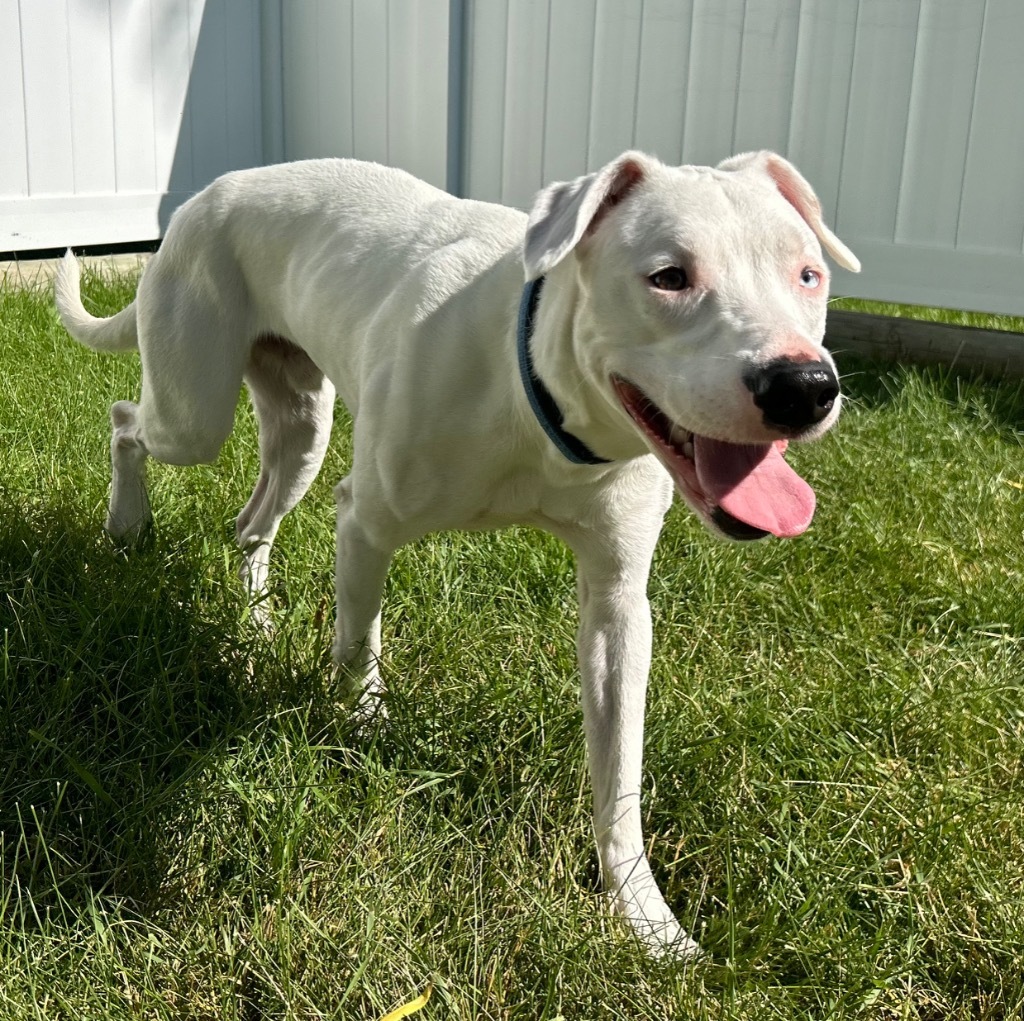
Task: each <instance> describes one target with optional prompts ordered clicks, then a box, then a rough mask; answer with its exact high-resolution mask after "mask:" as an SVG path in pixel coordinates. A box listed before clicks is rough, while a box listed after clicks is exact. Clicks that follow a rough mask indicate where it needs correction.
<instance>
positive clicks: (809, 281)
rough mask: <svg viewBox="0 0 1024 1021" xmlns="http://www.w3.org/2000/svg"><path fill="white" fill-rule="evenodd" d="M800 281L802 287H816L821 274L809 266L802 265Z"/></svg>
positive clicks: (819, 281)
mask: <svg viewBox="0 0 1024 1021" xmlns="http://www.w3.org/2000/svg"><path fill="white" fill-rule="evenodd" d="M800 283H801V285H802V286H803V287H817V286H818V284H820V283H821V274H820V273H819V272H818V271H817V270H813V269H811V267H810V266H804V268H803V272H802V273H801V274H800Z"/></svg>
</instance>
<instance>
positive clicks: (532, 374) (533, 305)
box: [516, 277, 609, 464]
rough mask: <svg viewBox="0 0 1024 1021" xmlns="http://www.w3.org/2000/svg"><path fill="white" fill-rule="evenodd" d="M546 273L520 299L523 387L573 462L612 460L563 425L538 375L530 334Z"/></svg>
mask: <svg viewBox="0 0 1024 1021" xmlns="http://www.w3.org/2000/svg"><path fill="white" fill-rule="evenodd" d="M543 286H544V277H538V278H537V279H536V280H531V281H530V282H529V283H528V284H527V285H526V286H525V287H524V288H523V295H522V297H521V298H520V301H519V321H518V324H517V326H516V347H517V349H518V357H519V375H520V378H521V379H522V381H523V389H524V390H525V391H526V396H527V398H528V399H529V401H530V407H531V408H532V409H533V413H534V415H536V416H537V421H538V422H539V423H540V425H541V428H542V429H543V430H544V432H546V433H547V435H548V438H549V439H550V440H551V442H552V443H554V445H555V446H556V447H557V448H558V449H559V450H560V451H561V452H562V454H563V455H564V456H565V457H566V458H567V459H568V460H569V461H572V463H573V464H608V463H609V462H608V461H607V460H606V459H605V458H603V457H598V456H597V454H595V453H594V452H593V451H592V450H591V449H590V447H588V446H587V445H586V444H585V443H584V442H583V441H582V440H581V439H580V438H579V437H578V436H573V434H572V433H570V432H567V431H566V430H565V428H564V427H563V424H562V423H563V422H564V421H565V419H564V417H563V415H562V411H561V409H560V408H559V407H558V403H557V402H556V401H555V399H554V397H552V396H551V391H550V390H548V388H547V387H546V386H545V385H544V381H543V380H542V379H541V378H540V376H538V375H537V372H536V369H535V368H534V364H533V356H532V354H531V353H530V338H531V337H532V336H533V326H534V320H535V318H536V313H537V305H538V303H539V301H540V292H541V288H542V287H543Z"/></svg>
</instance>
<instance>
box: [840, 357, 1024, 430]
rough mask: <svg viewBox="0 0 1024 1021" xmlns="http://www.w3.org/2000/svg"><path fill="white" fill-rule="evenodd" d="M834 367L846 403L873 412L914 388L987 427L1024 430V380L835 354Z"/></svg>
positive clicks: (900, 399)
mask: <svg viewBox="0 0 1024 1021" xmlns="http://www.w3.org/2000/svg"><path fill="white" fill-rule="evenodd" d="M836 363H837V366H838V368H839V374H840V378H841V381H842V387H843V392H844V394H845V396H846V398H847V399H848V400H852V401H855V402H856V403H857V404H858V405H860V406H861V407H864V408H867V409H870V410H876V409H880V408H885V407H890V406H899V404H900V402H901V401H902V400H903V391H904V390H905V389H906V388H907V387H908V386H912V387H913V388H914V389H915V390H917V391H926V392H928V393H929V394H934V395H935V396H937V397H939V398H941V399H942V400H944V401H945V402H946V403H948V404H950V405H953V406H956V407H958V408H959V409H960V410H961V411H962V412H963V413H964V414H965V415H968V416H971V417H972V418H975V419H977V420H979V423H981V424H983V425H984V426H985V427H988V428H994V429H996V430H999V431H1003V430H1006V431H1009V432H1021V431H1024V380H1016V379H995V378H993V377H992V376H991V375H984V374H982V373H979V372H975V371H971V370H967V369H964V370H960V369H957V368H955V367H950V366H947V365H905V364H902V363H897V362H889V361H880V360H873V359H867V358H861V357H858V356H857V355H852V354H844V353H842V352H837V353H836Z"/></svg>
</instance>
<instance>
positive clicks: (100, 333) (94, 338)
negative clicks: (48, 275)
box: [53, 248, 139, 351]
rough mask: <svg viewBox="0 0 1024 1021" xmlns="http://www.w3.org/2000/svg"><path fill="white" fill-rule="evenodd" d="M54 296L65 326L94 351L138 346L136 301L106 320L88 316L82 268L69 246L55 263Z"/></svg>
mask: <svg viewBox="0 0 1024 1021" xmlns="http://www.w3.org/2000/svg"><path fill="white" fill-rule="evenodd" d="M53 299H54V302H55V303H56V305H57V314H58V315H59V316H60V321H61V322H62V323H63V324H64V329H65V330H67V331H68V333H70V334H71V336H72V337H74V338H75V340H77V341H78V342H79V343H80V344H84V345H85V346H86V347H91V348H92V349H93V350H94V351H134V350H136V349H137V348H138V346H139V339H138V331H137V329H136V325H135V302H134V301H133V302H132V303H131V304H130V305H129V306H128V307H127V308H123V309H121V311H120V312H118V313H117V314H116V315H112V316H111V317H110V318H109V319H98V318H97V317H96V316H94V315H90V314H89V312H87V311H86V308H85V306H84V305H83V304H82V288H81V270H80V269H79V266H78V260H77V259H76V258H75V256H74V253H73V252H72V251H71V249H70V248H69V249H68V250H67V252H66V253H65V255H64V258H63V259H61V261H60V263H59V265H58V266H57V274H56V276H55V277H54V279H53Z"/></svg>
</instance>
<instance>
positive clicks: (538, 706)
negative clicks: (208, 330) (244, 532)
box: [0, 277, 1024, 1021]
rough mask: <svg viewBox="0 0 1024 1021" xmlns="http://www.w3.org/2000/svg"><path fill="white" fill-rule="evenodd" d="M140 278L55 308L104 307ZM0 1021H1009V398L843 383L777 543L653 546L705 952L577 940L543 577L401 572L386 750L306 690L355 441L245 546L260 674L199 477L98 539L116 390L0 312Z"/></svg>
mask: <svg viewBox="0 0 1024 1021" xmlns="http://www.w3.org/2000/svg"><path fill="white" fill-rule="evenodd" d="M131 284H132V281H131V280H130V279H124V278H122V279H114V280H102V279H98V278H95V277H93V278H91V279H87V281H86V292H87V295H88V296H89V297H90V299H91V301H92V303H93V307H94V308H99V309H103V310H107V311H112V310H113V309H114V308H116V307H120V306H121V305H122V304H124V303H126V302H127V301H128V299H129V296H130V293H131V290H132V288H131ZM0 352H2V358H3V362H2V371H0V435H2V441H3V442H2V453H0V458H2V463H3V471H2V472H0V641H2V646H0V684H2V693H0V749H2V755H0V1018H2V1019H4V1021H7V1019H12V1021H13V1019H18V1021H22V1019H33V1018H39V1019H46V1021H57V1019H69V1021H70V1019H79V1018H86V1019H92V1018H97V1019H108V1018H110V1019H122V1018H123V1019H128V1018H132V1019H137V1018H145V1019H160V1021H163V1019H168V1021H169V1019H175V1021H180V1019H185V1018H188V1019H193V1018H194V1019H242V1021H256V1019H263V1018H295V1019H298V1018H303V1019H305V1018H339V1019H341V1018H344V1019H348V1018H351V1019H357V1021H362V1019H373V1018H377V1017H380V1016H381V1015H382V1014H384V1013H385V1012H387V1011H388V1010H391V1009H393V1008H395V1007H396V1006H398V1005H399V1004H402V1003H404V1002H406V1001H408V1000H411V999H413V998H414V997H415V996H416V995H417V994H418V993H420V992H421V991H422V990H423V989H424V987H425V986H426V985H427V983H432V984H433V987H434V993H433V996H432V998H431V1000H430V1002H429V1004H428V1005H427V1006H426V1007H425V1008H424V1009H423V1011H422V1012H421V1013H419V1014H416V1015H414V1018H415V1021H419V1019H420V1018H423V1019H424V1021H428V1019H439V1021H440V1019H442V1018H443V1019H446V1021H448V1019H452V1021H454V1019H529V1021H555V1019H556V1018H559V1017H561V1018H563V1019H565V1021H595V1019H609V1021H610V1019H657V1021H663V1019H684V1018H685V1019H703V1018H709V1019H723V1021H724V1019H755V1018H756V1019H762V1018H765V1019H768V1018H780V1019H788V1018H806V1019H815V1021H821V1019H838V1018H866V1019H867V1018H870V1019H890V1018H891V1019H927V1021H940V1019H941V1021H946V1019H963V1021H967V1019H972V1021H975V1019H979V1018H981V1019H1009V1018H1015V1017H1020V1016H1021V1014H1022V1012H1024V963H1022V962H1024V758H1022V748H1024V699H1022V678H1024V388H1022V387H1020V386H1018V385H1015V384H1014V385H1009V384H1007V385H1003V386H999V385H996V384H992V383H984V382H981V381H977V380H970V379H966V378H961V377H959V376H955V375H952V374H949V373H943V372H941V371H936V370H928V371H924V370H921V371H918V370H909V369H899V368H883V367H879V366H872V365H867V364H864V363H858V364H854V363H853V362H844V363H843V364H842V365H841V368H842V369H843V371H844V375H845V387H846V389H847V391H848V393H849V395H850V399H849V402H848V404H847V410H846V412H845V413H844V416H843V420H842V422H841V423H840V425H839V426H838V428H837V429H836V430H834V431H833V433H832V434H831V435H830V436H829V437H827V438H826V439H824V440H823V441H821V442H820V443H818V444H814V445H810V446H804V447H799V448H797V447H794V448H792V450H791V455H790V459H791V461H792V462H793V463H794V464H796V466H797V467H798V469H799V470H800V471H801V473H802V474H804V475H805V476H806V477H807V478H808V479H809V480H810V481H811V482H812V484H813V485H814V486H815V488H816V490H817V492H818V495H819V510H818V514H817V517H816V519H815V522H814V525H813V526H812V528H811V530H810V531H809V532H808V534H807V535H806V536H804V537H802V538H800V539H797V540H793V541H787V542H782V541H772V542H767V543H758V544H756V545H753V546H749V545H747V546H739V545H730V544H727V543H718V542H715V541H714V540H712V539H711V538H710V537H708V536H706V535H705V533H704V532H703V531H702V529H701V528H700V527H699V526H698V525H697V524H696V523H695V522H694V521H693V520H692V519H691V517H690V516H689V515H688V514H687V513H686V511H685V510H684V509H683V508H682V507H680V506H677V507H676V508H674V510H673V512H672V513H671V515H670V520H669V523H668V527H667V529H666V531H665V534H664V537H663V539H662V542H661V545H660V547H659V551H658V555H657V558H656V563H655V569H654V575H653V580H652V584H651V597H652V602H653V607H654V616H655V632H656V654H655V662H654V667H653V671H652V677H651V690H650V699H649V705H650V709H649V717H648V732H647V759H646V771H645V775H646V800H645V813H646V827H647V832H648V834H649V836H650V845H651V846H650V850H651V856H652V860H653V862H654V864H655V869H656V872H657V874H658V876H659V878H660V880H661V882H662V884H663V887H664V889H665V891H666V895H667V896H668V898H669V901H670V903H672V904H673V905H674V906H675V908H676V909H677V911H678V913H679V915H680V916H681V917H682V918H683V919H684V920H685V922H686V923H687V924H688V925H689V927H690V928H691V931H693V933H694V934H695V935H696V936H697V937H698V938H699V939H700V940H701V942H702V944H703V946H704V948H705V949H706V951H707V959H706V960H705V961H704V962H703V963H701V964H699V965H696V966H688V967H683V966H680V965H677V964H673V963H665V962H652V961H650V960H648V959H646V958H645V957H644V956H643V954H642V952H641V951H640V950H639V948H638V947H637V945H636V944H635V943H634V942H633V941H632V939H631V938H630V937H629V936H628V935H627V934H626V933H625V932H624V931H623V929H622V928H621V926H620V924H619V923H618V922H616V921H615V920H614V919H610V918H609V917H608V916H607V915H606V914H605V913H604V912H603V911H602V910H601V898H600V894H599V892H598V890H597V888H596V876H595V857H594V851H593V843H592V838H591V835H590V831H589V795H588V790H587V782H586V777H585V763H584V750H583V739H582V734H581V724H580V713H579V708H578V702H577V691H576V676H575V665H574V652H573V631H574V626H575V613H576V611H575V605H574V594H573V580H572V563H571V558H570V556H569V555H568V553H567V552H566V551H565V550H564V548H563V547H561V546H560V545H559V543H558V542H556V541H555V540H553V539H551V538H549V537H547V536H545V535H541V534H538V533H535V532H531V531H527V530H513V531H509V532H505V533H499V534H487V535H478V536H472V537H466V536H449V535H445V536H439V537H435V538H431V539H429V540H425V541H423V542H421V543H418V544H416V545H414V546H411V547H409V548H407V549H405V550H403V551H402V552H401V553H400V554H399V556H398V558H397V560H396V562H395V566H394V569H393V571H392V574H391V578H390V580H389V584H388V589H387V595H386V608H385V635H386V653H387V675H388V677H389V681H390V686H391V696H390V712H391V723H390V726H388V728H387V729H385V730H378V731H376V732H370V733H354V732H353V731H352V729H351V727H350V726H349V724H348V722H347V719H346V716H345V714H344V712H343V710H342V709H341V707H340V706H339V705H338V702H337V699H336V693H335V691H334V690H333V688H332V685H331V682H330V675H329V640H330V634H329V628H330V621H331V617H332V595H331V584H332V573H333V535H332V523H333V500H332V497H331V486H332V485H333V484H334V483H335V482H336V481H337V480H338V478H340V477H341V476H342V475H343V474H344V472H345V470H346V468H345V466H346V458H347V446H346V442H347V438H346V437H345V431H344V430H343V429H339V430H338V435H337V438H336V442H335V445H334V449H333V452H332V454H331V456H330V457H329V459H328V463H327V465H326V467H325V469H324V471H323V473H322V474H321V478H320V479H319V480H318V482H317V483H316V485H315V486H314V488H313V490H312V491H311V492H310V494H309V496H308V497H307V499H306V501H305V503H304V504H303V506H302V507H300V508H299V509H298V510H297V511H296V512H295V513H294V514H293V515H292V516H291V517H290V518H289V519H288V521H286V523H285V526H284V528H283V530H282V534H281V537H280V540H279V542H278V545H277V548H276V550H275V558H274V569H275V577H276V579H277V586H278V589H277V603H278V607H279V609H278V612H277V619H278V623H279V628H278V630H277V632H276V636H275V637H274V638H273V639H272V640H271V639H267V638H265V637H263V636H262V635H261V634H260V633H259V631H258V630H257V628H256V627H255V625H254V624H253V623H252V622H251V621H249V620H248V619H247V616H246V611H245V606H244V601H243V598H242V593H241V590H240V586H239V584H238V583H237V581H236V579H235V576H234V572H235V569H236V566H237V560H238V558H237V555H236V552H235V549H234V546H233V543H232V523H233V518H234V515H235V514H236V513H237V511H238V509H239V508H240V507H241V505H242V503H243V502H244V500H245V499H246V497H247V496H248V493H249V490H250V488H251V486H252V482H253V480H254V477H255V453H254V451H255V437H254V427H253V422H252V417H251V414H250V412H249V409H248V407H247V406H244V404H243V406H242V407H241V408H240V410H239V426H238V429H237V430H236V433H235V435H234V437H233V438H232V440H231V441H230V443H229V444H228V446H227V447H226V448H225V450H224V452H223V454H222V456H221V458H220V460H219V461H218V462H217V464H216V465H213V466H211V467H204V468H194V469H174V468H167V467H164V466H160V465H155V464H154V465H152V467H151V471H150V478H151V494H152V498H153V506H154V509H155V513H156V517H157V527H156V530H155V533H154V534H153V536H152V538H151V541H149V542H148V543H147V544H146V545H145V546H144V547H143V548H142V549H139V550H137V551H135V552H133V553H131V554H128V555H126V554H124V553H123V552H121V551H119V550H118V549H117V548H115V547H114V546H113V544H112V543H111V542H110V541H108V540H107V539H106V538H105V536H104V535H103V534H102V531H101V524H102V519H103V511H104V505H105V500H106V492H107V485H108V479H109V467H108V458H107V444H108V442H109V431H108V425H107V411H108V407H109V405H110V404H111V402H112V401H114V400H116V399H120V398H124V397H131V396H133V395H135V394H136V392H137V387H138V360H137V358H132V357H128V358H125V357H122V358H116V357H103V356H98V355H94V354H92V353H90V352H87V351H85V350H84V349H81V348H79V347H78V346H77V345H76V344H74V343H73V342H72V341H71V340H69V339H68V338H67V336H66V335H65V334H64V333H63V331H62V330H61V329H60V327H59V325H58V323H57V320H56V317H55V314H54V312H53V311H52V308H51V304H50V301H49V297H48V295H45V294H41V293H32V292H29V293H11V292H5V293H2V294H0Z"/></svg>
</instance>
